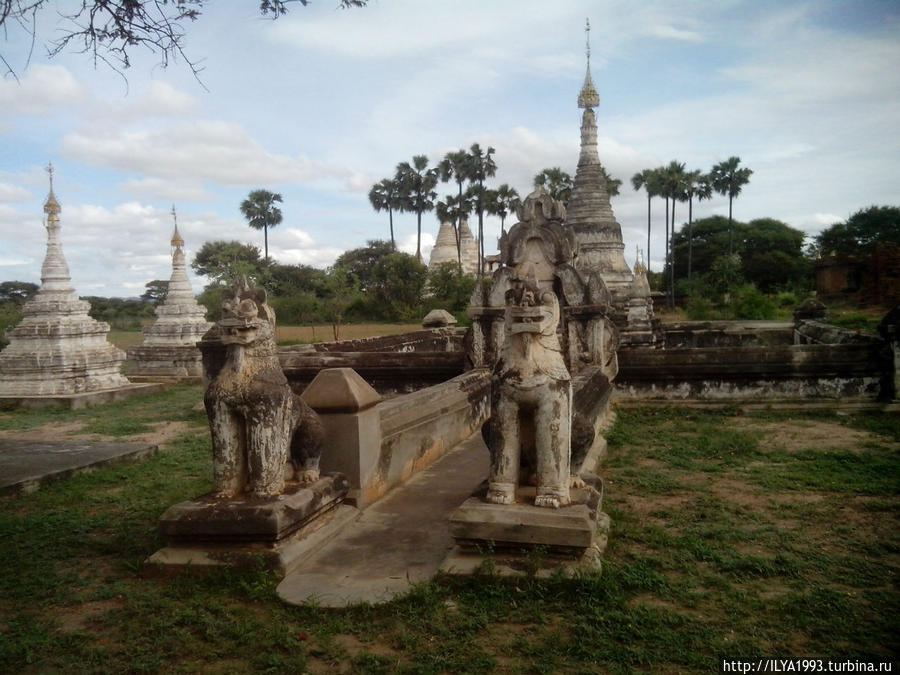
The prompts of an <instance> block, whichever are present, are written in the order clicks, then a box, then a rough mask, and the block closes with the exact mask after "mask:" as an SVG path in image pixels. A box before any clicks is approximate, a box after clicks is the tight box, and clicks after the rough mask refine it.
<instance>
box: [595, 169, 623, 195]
mask: <svg viewBox="0 0 900 675" xmlns="http://www.w3.org/2000/svg"><path fill="white" fill-rule="evenodd" d="M600 173H601V175H602V176H603V181H604V182H605V183H606V193H607V194H608V195H609V196H610V197H616V196H618V194H619V188H620V187H622V181H621V180H619V179H618V178H613V177H612V176H610V175H609V174H608V173H607V172H606V167H603V166H601V167H600Z"/></svg>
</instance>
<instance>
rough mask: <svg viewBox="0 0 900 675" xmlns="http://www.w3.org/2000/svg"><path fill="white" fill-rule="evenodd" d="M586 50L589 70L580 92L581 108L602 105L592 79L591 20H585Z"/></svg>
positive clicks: (579, 104)
mask: <svg viewBox="0 0 900 675" xmlns="http://www.w3.org/2000/svg"><path fill="white" fill-rule="evenodd" d="M584 34H585V51H586V53H587V72H586V73H585V75H584V84H583V85H582V87H581V93H579V94H578V107H579V108H596V107H597V106H598V105H600V94H598V93H597V88H596V87H595V86H594V81H593V80H592V79H591V20H590V19H585V21H584Z"/></svg>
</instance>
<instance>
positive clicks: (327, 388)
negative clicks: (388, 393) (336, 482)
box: [300, 368, 387, 507]
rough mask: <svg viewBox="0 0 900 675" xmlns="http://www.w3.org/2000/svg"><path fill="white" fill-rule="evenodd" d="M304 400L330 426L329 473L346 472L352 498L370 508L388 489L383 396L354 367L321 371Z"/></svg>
mask: <svg viewBox="0 0 900 675" xmlns="http://www.w3.org/2000/svg"><path fill="white" fill-rule="evenodd" d="M300 398H302V399H303V401H304V402H305V403H306V404H307V405H308V406H309V407H310V408H312V409H313V410H314V411H315V412H316V413H317V414H318V415H319V420H321V422H322V426H323V427H324V430H325V437H324V440H323V443H322V459H321V460H320V462H321V464H320V466H321V468H322V470H323V471H340V472H341V473H342V474H344V475H346V476H347V479H348V480H349V494H348V501H351V502H352V503H354V504H355V505H356V506H358V507H363V506H366V505H368V504H370V503H372V502H373V501H375V500H376V499H378V497H380V496H381V495H382V494H384V492H385V491H386V489H387V488H386V486H385V485H382V484H381V482H380V481H379V479H378V471H377V470H378V462H379V459H380V458H381V440H382V438H381V418H380V416H379V414H378V410H377V408H376V404H377V403H379V402H380V401H381V395H380V394H379V393H378V392H377V391H375V390H374V389H372V387H371V386H369V384H368V383H367V382H366V381H365V380H364V379H362V377H360V376H359V374H358V373H357V372H356V371H355V370H353V369H352V368H327V369H325V370H322V371H320V372H319V374H318V375H316V377H315V379H314V380H313V381H312V382H310V384H309V386H308V387H307V388H306V389H305V390H304V391H303V394H301V396H300Z"/></svg>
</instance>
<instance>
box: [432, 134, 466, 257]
mask: <svg viewBox="0 0 900 675" xmlns="http://www.w3.org/2000/svg"><path fill="white" fill-rule="evenodd" d="M437 168H438V174H439V175H440V179H441V181H442V182H444V183H447V182H449V181H450V180H453V181H455V182H456V202H455V205H454V208H453V209H451V208H450V204H451V202H449V201H447V200H445V208H447V209H448V213H449V210H454V212H455V216H454V217H453V219H452V220H449V221H448V222H452V223H453V233H454V234H455V235H456V260H457V263H458V265H459V267H460V268H462V242H461V241H460V233H459V228H460V224H461V223H462V221H463V218H464V217H468V215H469V214H470V213H471V212H472V208H471V204H470V203H469V202H468V200H467V199H465V198H464V197H463V183H465V182H466V181H467V180H468V179H469V169H470V166H469V153H468V152H466V151H465V150H462V149H460V150H455V151H452V152H448V153H447V154H446V155H444V159H442V160H441V161H440V163H439V164H438V167H437ZM466 206H468V208H467V209H466V208H465V207H466ZM463 210H465V215H463V213H462V211H463ZM438 219H439V220H441V221H442V222H443V219H441V218H440V217H439V218H438Z"/></svg>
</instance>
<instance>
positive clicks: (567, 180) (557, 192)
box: [534, 166, 575, 204]
mask: <svg viewBox="0 0 900 675" xmlns="http://www.w3.org/2000/svg"><path fill="white" fill-rule="evenodd" d="M574 186H575V183H574V182H573V181H572V176H570V175H569V174H567V173H566V172H565V171H563V170H562V169H560V168H559V167H558V166H554V167H551V168H549V169H544V170H543V171H541V172H540V173H539V174H537V175H536V176H535V177H534V187H536V188H538V187H542V188H544V189H545V190H546V191H547V192H549V193H550V196H551V197H553V199H558V200H559V201H561V202H563V203H564V204H565V203H568V201H569V197H570V196H572V188H573V187H574Z"/></svg>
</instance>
